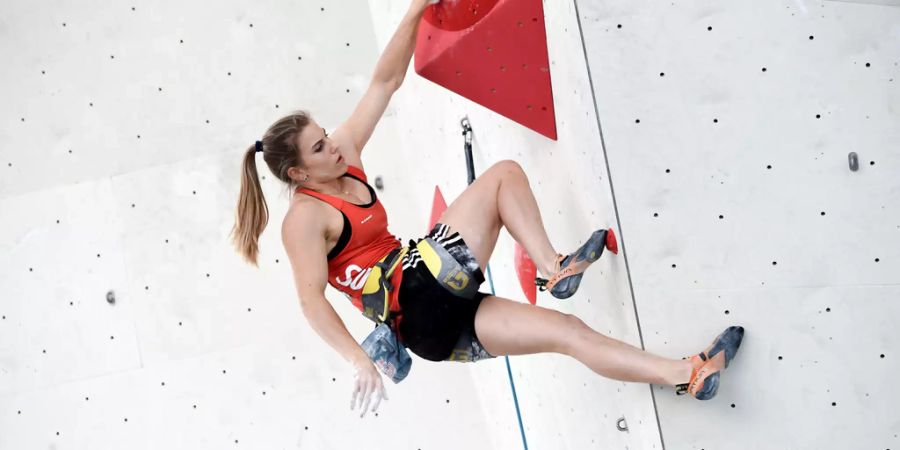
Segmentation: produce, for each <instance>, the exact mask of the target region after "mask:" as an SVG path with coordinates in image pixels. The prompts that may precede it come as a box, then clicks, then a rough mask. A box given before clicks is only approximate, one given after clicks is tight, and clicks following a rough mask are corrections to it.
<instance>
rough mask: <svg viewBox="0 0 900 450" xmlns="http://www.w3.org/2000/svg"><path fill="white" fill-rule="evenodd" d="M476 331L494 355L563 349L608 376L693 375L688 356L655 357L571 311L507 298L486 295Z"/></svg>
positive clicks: (680, 379) (662, 381)
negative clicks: (597, 328) (566, 312)
mask: <svg viewBox="0 0 900 450" xmlns="http://www.w3.org/2000/svg"><path fill="white" fill-rule="evenodd" d="M475 333H476V334H477V335H478V340H479V341H480V342H481V344H482V346H483V347H484V349H485V350H486V351H487V352H488V353H490V354H491V355H494V356H503V355H526V354H532V353H548V352H553V353H561V354H565V355H569V356H571V357H573V358H575V359H577V360H578V361H580V362H582V363H583V364H584V365H586V366H588V367H589V368H590V369H591V370H593V371H594V372H596V373H598V374H600V375H603V376H604V377H607V378H612V379H615V380H622V381H633V382H644V383H653V384H658V385H669V386H674V385H676V384H681V383H687V382H688V380H689V379H690V377H691V363H690V361H689V360H686V359H668V358H663V357H660V356H656V355H654V354H652V353H648V352H646V351H643V350H641V349H639V348H637V347H634V346H632V345H629V344H626V343H625V342H622V341H619V340H616V339H613V338H610V337H608V336H605V335H603V334H600V333H598V332H596V331H594V330H593V329H591V328H590V327H588V326H587V325H586V324H585V323H584V322H583V321H582V320H581V319H579V318H578V317H575V316H573V315H571V314H565V313H561V312H559V311H556V310H553V309H548V308H543V307H540V306H535V305H531V304H528V303H522V302H517V301H513V300H510V299H507V298H503V297H497V296H493V295H490V296H487V297H485V298H484V300H482V302H481V305H480V306H479V308H478V311H477V312H476V314H475Z"/></svg>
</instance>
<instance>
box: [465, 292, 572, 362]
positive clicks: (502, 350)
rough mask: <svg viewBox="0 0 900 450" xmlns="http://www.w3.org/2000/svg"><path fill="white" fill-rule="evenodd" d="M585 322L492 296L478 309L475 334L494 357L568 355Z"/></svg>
mask: <svg viewBox="0 0 900 450" xmlns="http://www.w3.org/2000/svg"><path fill="white" fill-rule="evenodd" d="M585 326H586V325H585V324H584V322H583V321H581V319H579V318H578V317H575V316H573V315H571V314H566V313H562V312H559V311H556V310H554V309H549V308H544V307H541V306H537V305H532V304H530V303H524V302H517V301H514V300H510V299H508V298H503V297H497V296H494V295H489V296H487V297H485V298H484V300H482V301H481V305H480V306H479V307H478V310H477V311H476V312H475V333H476V334H477V336H478V340H479V341H480V342H481V345H482V347H484V349H485V350H486V351H487V352H488V353H490V354H491V355H494V356H504V355H527V354H532V353H549V352H552V353H562V354H569V349H570V348H571V344H572V342H574V340H575V338H576V337H577V335H578V333H579V331H581V330H583V329H584V327H585Z"/></svg>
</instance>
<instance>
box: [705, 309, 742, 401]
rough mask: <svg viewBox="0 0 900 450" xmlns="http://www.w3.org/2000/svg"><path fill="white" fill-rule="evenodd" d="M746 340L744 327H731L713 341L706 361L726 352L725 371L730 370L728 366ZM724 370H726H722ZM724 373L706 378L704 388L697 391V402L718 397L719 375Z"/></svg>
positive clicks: (716, 373)
mask: <svg viewBox="0 0 900 450" xmlns="http://www.w3.org/2000/svg"><path fill="white" fill-rule="evenodd" d="M743 340H744V327H738V326H731V327H728V328H726V329H725V331H723V332H722V334H720V335H718V336H716V339H715V340H714V341H713V343H712V345H711V346H710V348H709V351H708V352H704V353H705V354H706V356H707V358H706V360H707V361H709V360H711V359H712V358H714V357H716V355H718V354H719V353H720V352H723V351H724V352H725V369H727V368H728V365H729V364H730V363H731V360H732V359H734V357H735V355H737V352H738V350H739V349H740V348H741V342H742V341H743ZM722 370H724V369H722ZM721 373H722V371H721V370H720V371H718V372H715V373H713V374H712V375H710V376H708V377H706V379H705V380H703V387H701V388H700V390H699V391H697V395H695V398H696V399H697V400H709V399H711V398H713V397H715V396H716V392H718V390H719V375H720V374H721Z"/></svg>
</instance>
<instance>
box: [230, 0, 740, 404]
mask: <svg viewBox="0 0 900 450" xmlns="http://www.w3.org/2000/svg"><path fill="white" fill-rule="evenodd" d="M434 3H437V2H436V1H433V0H413V1H412V4H411V5H410V8H409V11H408V12H407V14H406V16H405V17H404V18H403V20H402V21H401V23H400V25H399V27H398V29H397V30H396V32H395V34H394V35H393V37H392V39H391V41H390V42H389V43H388V45H387V47H386V48H385V50H384V53H383V54H382V55H381V57H380V59H379V61H378V63H377V65H376V67H375V71H374V75H373V77H372V80H371V83H370V85H369V87H368V89H367V91H366V93H365V94H364V96H363V98H362V100H361V101H360V103H359V104H358V105H357V107H356V109H355V110H354V111H353V113H352V114H351V115H350V117H349V118H348V119H347V120H346V121H345V122H343V123H342V124H341V125H340V126H339V127H338V128H337V129H336V130H334V132H333V133H331V134H328V133H326V131H325V129H323V128H322V127H321V126H320V125H319V124H318V123H317V122H316V121H315V120H313V118H312V117H311V116H310V115H309V114H308V113H306V112H303V111H298V112H295V113H293V114H290V115H288V116H286V117H283V118H281V119H280V120H278V121H276V122H275V123H274V124H273V125H272V126H270V127H269V129H268V130H266V132H265V134H264V135H263V137H262V139H261V140H260V141H257V143H256V145H255V146H253V147H251V148H250V149H248V150H247V152H246V155H245V156H244V162H243V172H242V178H241V192H240V199H239V200H238V206H237V220H236V223H235V227H234V229H233V230H232V231H233V240H234V244H235V245H236V247H237V249H238V251H239V252H240V253H241V255H242V256H243V257H244V258H245V259H246V260H247V261H249V262H251V263H253V264H256V260H257V254H258V238H259V235H260V234H261V233H262V231H263V229H264V228H265V226H266V224H267V222H268V209H267V207H266V203H265V200H264V198H263V195H262V190H261V189H260V185H259V178H258V173H257V169H256V157H257V153H262V155H261V156H262V158H263V160H264V161H265V163H266V165H267V166H268V167H269V169H270V170H271V172H272V173H273V174H274V175H275V176H276V177H277V178H278V179H279V180H281V181H283V182H284V183H286V185H287V186H289V187H290V188H291V190H292V191H293V192H294V194H293V196H292V199H291V203H290V206H289V209H288V212H287V214H286V215H285V218H284V221H283V222H282V227H281V237H282V241H283V244H284V248H285V251H286V252H287V254H288V257H289V259H290V262H291V267H292V269H293V274H294V281H295V285H296V289H297V294H298V296H299V300H300V305H301V308H302V311H303V314H304V316H305V318H306V319H307V320H308V322H309V324H310V325H311V326H312V327H313V329H314V330H315V331H316V332H317V333H318V334H319V335H320V336H321V337H322V339H323V340H324V341H325V342H327V343H328V344H329V345H330V346H331V347H333V348H334V349H335V350H336V351H337V352H338V353H340V354H341V355H342V356H343V357H344V358H345V359H347V360H348V361H349V362H350V363H351V364H352V365H353V366H354V368H355V372H356V380H355V386H354V390H353V396H352V399H351V409H352V408H354V407H355V406H356V405H357V404H360V405H361V406H362V414H363V415H364V414H365V413H366V411H367V409H368V406H369V403H370V400H371V395H372V394H373V393H375V394H377V395H376V401H375V403H374V405H373V407H372V411H375V410H376V409H377V408H378V405H379V403H380V402H381V399H382V398H386V392H385V390H384V385H383V383H382V378H381V375H380V374H379V373H378V370H377V369H376V367H375V365H374V364H373V362H372V360H371V359H370V358H369V356H368V354H367V353H366V352H365V351H363V349H362V348H361V346H360V344H358V343H357V342H356V341H355V340H354V339H353V337H352V335H350V333H349V332H348V331H347V329H346V328H345V326H344V324H343V322H342V321H341V319H340V317H338V315H337V314H336V313H335V311H334V309H333V308H332V306H331V305H330V304H329V303H328V301H327V300H326V298H325V287H326V285H331V286H332V287H334V288H335V289H338V290H339V291H341V292H343V293H344V294H345V296H346V297H347V298H348V299H349V300H350V301H351V302H352V303H353V304H354V306H356V307H357V308H358V309H360V310H361V311H363V312H364V313H365V311H364V305H363V301H362V297H363V295H362V289H363V287H364V285H365V284H366V282H367V281H368V278H369V275H372V270H373V268H374V267H375V266H376V264H377V263H379V262H380V261H381V262H383V261H386V260H389V259H390V258H394V259H395V260H396V261H397V263H396V264H397V270H395V271H393V272H392V273H391V274H390V276H389V277H386V278H385V279H386V280H387V281H388V282H389V283H390V284H392V286H393V287H394V289H393V290H392V291H390V295H389V300H388V301H387V302H385V303H386V308H388V309H389V314H388V317H386V318H385V320H384V322H385V323H387V324H390V328H391V330H393V332H394V333H396V335H397V337H398V339H399V341H400V342H401V343H402V345H403V347H406V348H409V349H410V350H411V351H412V352H413V353H416V354H417V355H419V356H420V357H422V358H424V359H428V360H432V361H478V360H480V359H485V358H493V357H497V356H503V355H526V354H532V353H544V352H554V353H560V354H565V355H569V356H571V357H573V358H576V359H577V360H578V361H580V362H582V363H584V364H585V365H587V366H588V367H589V368H590V369H592V370H593V371H594V372H596V373H598V374H600V375H602V376H605V377H608V378H613V379H616V380H623V381H632V382H645V383H653V384H659V385H672V386H677V387H678V391H677V392H678V393H679V394H682V393H685V392H688V393H690V394H691V395H693V396H694V397H696V398H699V399H708V398H712V396H713V395H715V393H716V390H717V387H718V382H719V375H720V371H722V370H723V369H724V368H725V367H727V366H728V363H729V362H730V361H731V359H732V358H733V357H734V354H735V352H736V351H737V349H738V347H739V345H740V343H741V339H742V336H743V328H741V327H729V328H728V329H727V330H726V331H725V332H723V333H722V334H720V335H719V336H718V337H717V338H716V339H715V340H714V342H713V343H712V344H711V345H710V346H709V347H707V348H706V350H705V351H703V352H701V353H699V354H696V355H693V356H691V357H689V358H687V357H686V358H681V359H668V358H663V357H660V356H656V355H653V354H651V353H648V352H645V351H642V350H640V349H638V348H636V347H634V346H631V345H629V344H626V343H624V342H621V341H618V340H616V339H612V338H610V337H607V336H604V335H602V334H600V333H598V332H596V331H595V330H593V329H591V328H590V327H588V326H587V325H586V324H585V323H584V322H583V321H581V320H580V319H579V318H578V317H575V316H574V315H571V314H564V313H561V312H559V311H556V310H553V309H548V308H543V307H540V306H533V305H530V304H528V303H526V302H519V301H515V300H511V299H507V298H502V297H497V296H494V295H490V294H487V293H483V292H477V291H475V290H474V289H477V288H478V286H480V284H481V283H482V282H483V281H484V275H483V271H484V269H485V267H486V265H487V263H488V260H489V259H490V256H491V253H492V252H493V250H494V246H495V244H496V242H497V236H498V234H499V232H500V227H503V226H505V227H506V229H507V231H508V232H509V233H510V235H511V236H512V237H513V238H514V239H515V240H516V241H517V242H519V243H520V244H521V245H522V246H523V247H524V248H525V249H526V251H527V252H528V254H529V256H530V257H531V259H533V260H534V262H535V264H536V266H537V269H538V271H539V272H540V274H541V275H542V276H543V277H545V278H539V279H538V280H536V282H537V283H538V284H539V285H540V286H541V287H542V290H549V291H550V292H551V294H552V295H553V296H554V297H557V298H568V297H571V296H572V295H573V294H574V293H575V291H576V290H577V289H578V285H579V282H580V280H581V277H582V275H583V272H584V270H585V269H586V268H587V267H588V266H589V265H590V264H591V263H592V262H593V261H596V260H597V259H598V258H599V257H600V255H601V254H602V252H603V250H604V248H610V249H613V251H614V247H612V246H613V245H615V240H614V236H613V235H612V230H605V229H601V230H597V231H595V232H594V233H593V234H591V236H590V237H589V238H588V240H587V241H586V242H585V243H584V244H583V245H582V246H581V247H580V248H579V249H578V250H576V251H574V252H572V253H570V254H568V255H561V254H558V253H557V252H556V251H555V250H554V248H553V246H552V245H551V243H550V240H549V238H548V237H547V233H546V231H545V230H544V226H543V222H542V220H541V215H540V211H539V210H538V205H537V203H536V201H535V198H534V195H533V194H532V191H531V188H530V185H529V182H528V178H527V177H526V174H525V173H524V172H523V170H522V168H521V167H520V166H519V165H518V164H517V163H515V162H514V161H501V162H498V163H496V164H494V165H493V166H491V167H490V168H489V169H488V170H487V171H485V172H484V173H483V174H481V176H480V177H479V178H478V179H477V180H476V181H475V182H474V183H472V184H471V185H469V186H468V187H467V188H466V190H465V191H464V192H463V193H462V194H461V195H460V196H459V197H458V198H457V199H456V200H455V201H453V202H452V204H451V205H450V206H449V207H448V208H447V210H446V211H445V212H444V214H443V215H442V216H441V217H440V218H439V222H438V223H437V224H436V225H435V226H434V228H433V229H432V231H431V232H430V233H428V235H427V236H425V237H423V238H422V239H419V240H417V241H410V242H409V246H402V244H401V242H400V240H399V239H397V238H396V237H395V236H394V235H392V234H391V233H390V232H389V231H388V229H387V225H388V221H387V215H386V213H385V210H384V208H383V206H382V205H381V203H380V202H379V200H378V197H377V195H376V194H375V190H374V189H372V187H371V186H370V185H369V183H368V178H367V176H366V173H365V169H364V167H363V163H362V160H361V159H360V158H361V152H362V149H363V148H364V147H365V144H366V142H367V141H368V140H369V137H370V136H371V134H372V131H373V129H374V127H375V125H376V124H377V123H378V120H379V119H380V118H381V116H382V114H383V112H384V110H385V108H386V107H387V105H388V102H389V101H390V99H391V97H392V95H393V94H394V92H395V91H396V90H397V89H399V88H400V86H401V84H402V81H403V78H404V76H405V74H406V71H407V67H408V65H409V62H410V58H411V57H412V53H413V47H414V42H415V36H416V32H417V28H418V24H419V21H420V19H421V17H422V14H423V12H424V11H425V9H426V8H428V7H429V5H431V4H434ZM448 6H449V5H448ZM423 246H424V247H423ZM423 249H426V250H427V252H428V253H429V255H423V254H422V252H423ZM401 250H402V252H403V253H399V252H400V251H401ZM401 254H402V257H400V256H399V255H401ZM437 255H443V257H444V258H445V259H443V260H442V262H443V263H449V265H452V266H454V267H456V268H457V269H458V270H457V272H458V273H456V277H457V278H458V279H465V280H466V281H468V280H472V283H458V284H456V285H454V284H453V280H451V281H449V282H448V281H447V280H446V279H443V278H444V277H442V278H441V280H442V281H437V279H436V277H435V273H436V272H434V266H433V265H432V266H431V268H429V264H426V261H423V259H424V260H427V259H428V258H429V257H430V258H438V257H439V256H437ZM448 255H449V256H448ZM450 256H452V259H449V258H450ZM401 265H402V269H401V267H400V266H401ZM373 276H374V275H373ZM459 277H462V278H459ZM462 284H466V289H464V291H465V293H464V295H458V294H459V293H458V292H456V293H455V292H453V289H457V288H459V287H460V286H461V285H462ZM357 400H358V402H357Z"/></svg>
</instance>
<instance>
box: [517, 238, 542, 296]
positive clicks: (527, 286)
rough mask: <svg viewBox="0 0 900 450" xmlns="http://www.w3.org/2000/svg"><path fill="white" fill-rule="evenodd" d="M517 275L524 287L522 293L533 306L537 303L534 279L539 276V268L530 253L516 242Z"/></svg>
mask: <svg viewBox="0 0 900 450" xmlns="http://www.w3.org/2000/svg"><path fill="white" fill-rule="evenodd" d="M515 261H516V274H517V275H518V276H519V285H520V286H522V292H524V293H525V298H527V299H528V303H531V304H532V305H534V304H536V303H537V285H535V284H534V278H535V277H536V276H537V267H536V266H535V265H534V261H532V260H531V257H530V256H528V252H526V251H525V249H524V248H522V246H521V245H519V243H518V242H516V258H515Z"/></svg>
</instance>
